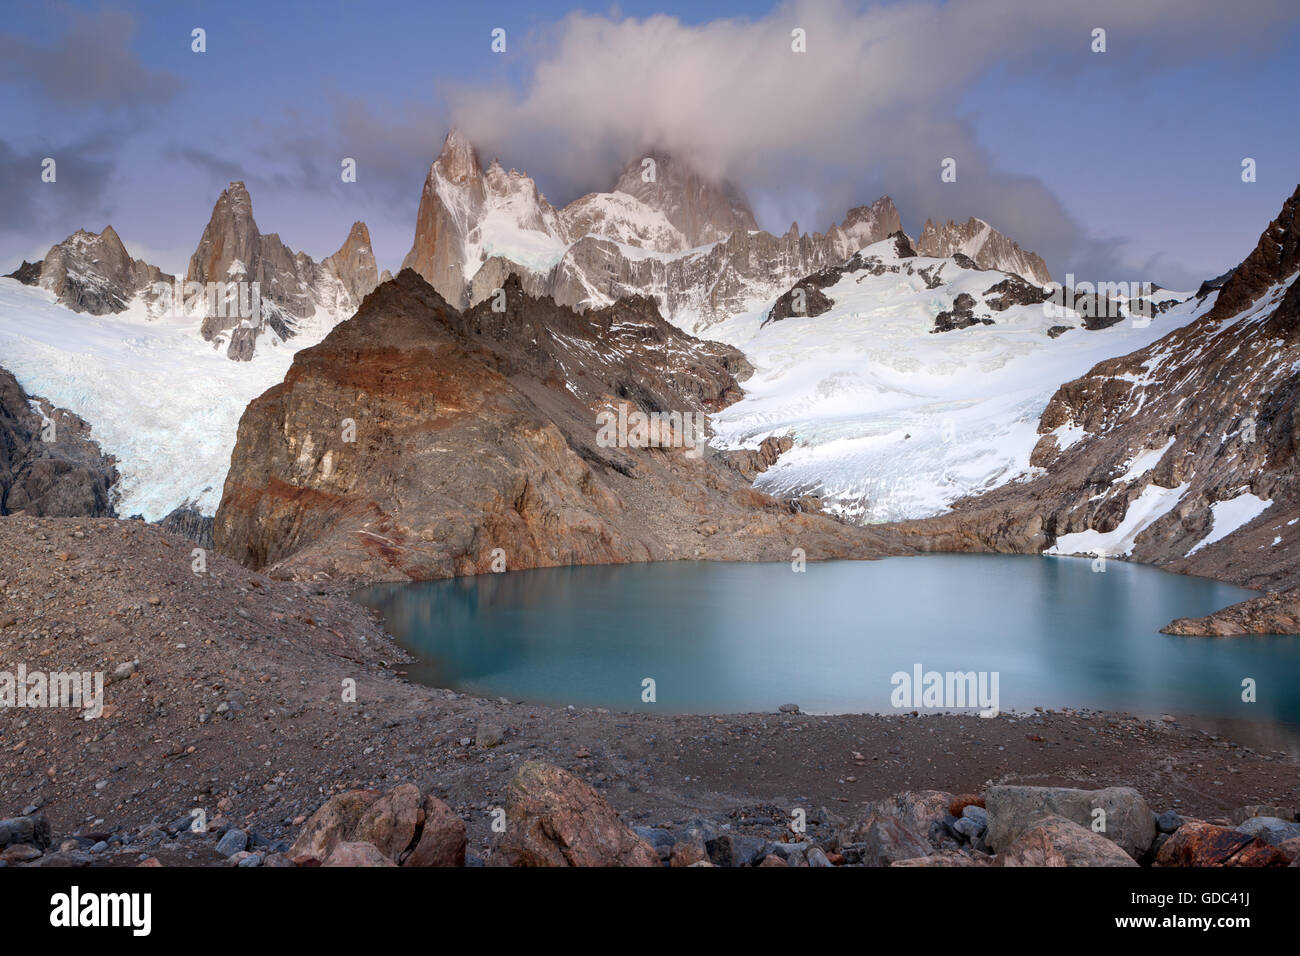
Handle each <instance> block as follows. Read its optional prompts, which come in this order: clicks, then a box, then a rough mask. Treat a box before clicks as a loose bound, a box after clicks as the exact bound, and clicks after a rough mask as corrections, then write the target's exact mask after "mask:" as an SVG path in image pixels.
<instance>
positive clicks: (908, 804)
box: [840, 790, 956, 843]
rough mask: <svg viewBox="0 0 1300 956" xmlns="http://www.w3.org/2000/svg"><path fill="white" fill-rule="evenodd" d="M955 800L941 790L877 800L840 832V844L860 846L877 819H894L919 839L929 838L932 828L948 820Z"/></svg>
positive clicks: (916, 792)
mask: <svg viewBox="0 0 1300 956" xmlns="http://www.w3.org/2000/svg"><path fill="white" fill-rule="evenodd" d="M955 799H956V798H955V797H953V795H952V794H951V793H946V792H944V791H942V790H906V791H904V792H903V793H898V794H895V795H894V796H892V797H886V798H885V799H883V800H876V801H874V802H873V803H870V804H868V805H867V806H866V807H865V809H864V810H863V812H862V813H861V814H860V815H859V816H858V818H857V820H856V822H854V823H851V824H850V825H849V826H848V827H846V828H844V829H843V830H842V831H841V832H840V840H841V842H843V843H859V842H861V841H862V840H863V839H865V835H866V833H867V831H868V830H869V829H870V828H871V826H872V824H873V820H874V818H876V817H878V816H884V817H892V818H895V819H897V820H898V821H899V822H901V823H902V824H903V825H904V826H906V827H908V828H910V829H912V830H917V831H920V833H921V834H922V835H925V834H928V833H929V832H930V826H931V824H933V823H934V822H935V821H936V820H942V819H943V818H944V817H945V816H947V814H948V808H949V806H951V805H952V804H953V802H954V801H955Z"/></svg>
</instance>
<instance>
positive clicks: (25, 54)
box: [0, 9, 180, 109]
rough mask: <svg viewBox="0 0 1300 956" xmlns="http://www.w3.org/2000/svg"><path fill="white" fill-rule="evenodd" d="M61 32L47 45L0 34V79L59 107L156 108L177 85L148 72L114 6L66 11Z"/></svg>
mask: <svg viewBox="0 0 1300 956" xmlns="http://www.w3.org/2000/svg"><path fill="white" fill-rule="evenodd" d="M61 16H66V17H67V18H68V20H69V23H68V28H67V30H66V31H65V32H64V33H63V34H62V35H61V36H60V37H59V38H58V40H57V41H56V42H55V44H54V45H53V46H51V47H44V46H39V45H37V44H35V43H32V42H31V41H29V40H27V39H24V38H22V37H19V36H17V35H15V34H12V33H0V82H4V83H12V84H18V85H26V86H29V87H31V88H32V89H34V90H36V91H37V92H38V93H39V94H41V95H42V96H45V97H47V98H48V99H49V100H51V101H52V102H53V103H55V104H57V105H58V106H61V107H80V108H83V109H90V108H103V107H139V106H157V105H161V104H164V103H167V102H168V101H170V100H171V99H172V97H173V96H174V95H175V94H176V92H177V90H178V89H179V88H180V79H179V78H178V77H176V76H175V75H174V74H172V73H169V72H167V71H165V70H150V69H147V68H146V67H145V65H144V64H143V63H142V62H141V60H140V58H139V57H138V56H137V55H136V54H135V52H134V51H132V49H131V46H130V44H131V38H132V37H133V36H134V35H135V32H136V23H135V20H134V18H133V17H131V15H130V14H128V13H125V12H123V11H120V10H108V9H105V10H100V11H98V12H96V13H83V12H80V11H77V10H72V9H69V10H66V11H63V12H62V13H61Z"/></svg>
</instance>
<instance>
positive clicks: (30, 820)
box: [0, 813, 50, 850]
mask: <svg viewBox="0 0 1300 956" xmlns="http://www.w3.org/2000/svg"><path fill="white" fill-rule="evenodd" d="M14 843H25V844H27V845H29V846H34V847H36V848H37V849H39V850H45V849H47V848H48V847H49V845H50V821H49V820H48V819H46V817H45V814H43V813H37V814H33V815H30V816H25V817H13V818H11V819H8V820H0V849H3V848H4V847H7V846H10V845H11V844H14Z"/></svg>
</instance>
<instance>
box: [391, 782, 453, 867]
mask: <svg viewBox="0 0 1300 956" xmlns="http://www.w3.org/2000/svg"><path fill="white" fill-rule="evenodd" d="M422 809H423V811H424V825H423V827H422V829H421V830H420V836H419V840H418V841H417V842H416V844H415V849H413V850H412V851H411V853H410V855H409V856H407V857H406V859H404V860H402V866H464V865H465V841H466V834H465V821H464V820H462V819H461V818H460V817H458V816H456V814H455V813H454V812H453V811H452V809H451V807H449V806H447V804H445V803H443V802H442V801H441V800H439V799H438V798H437V797H435V796H434V795H433V794H429V795H428V796H427V797H425V798H424V805H423V807H422Z"/></svg>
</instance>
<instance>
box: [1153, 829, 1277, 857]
mask: <svg viewBox="0 0 1300 956" xmlns="http://www.w3.org/2000/svg"><path fill="white" fill-rule="evenodd" d="M1289 862H1290V861H1289V860H1288V859H1287V857H1286V854H1285V853H1283V852H1282V851H1281V850H1279V849H1278V848H1277V847H1272V846H1269V845H1268V844H1267V843H1265V842H1264V841H1263V840H1260V839H1257V838H1256V837H1253V836H1251V835H1250V834H1248V833H1242V832H1241V831H1240V830H1234V829H1232V828H1231V827H1221V826H1216V825H1214V824H1213V823H1205V822H1203V821H1201V820H1187V821H1186V822H1184V823H1183V825H1182V826H1181V827H1179V828H1178V832H1177V833H1174V834H1173V835H1172V836H1170V837H1169V839H1168V840H1166V841H1165V843H1164V845H1163V846H1162V847H1160V852H1159V853H1157V854H1156V859H1155V865H1156V866H1286V865H1287V864H1288V863H1289Z"/></svg>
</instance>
